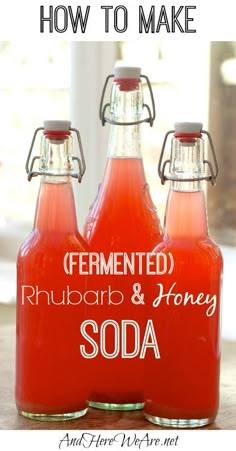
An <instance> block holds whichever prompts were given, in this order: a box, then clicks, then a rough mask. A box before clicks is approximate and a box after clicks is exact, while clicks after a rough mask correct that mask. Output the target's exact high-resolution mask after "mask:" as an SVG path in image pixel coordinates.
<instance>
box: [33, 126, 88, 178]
mask: <svg viewBox="0 0 236 451" xmlns="http://www.w3.org/2000/svg"><path fill="white" fill-rule="evenodd" d="M42 130H45V129H44V127H38V128H36V130H35V132H34V135H33V138H32V142H31V145H30V149H29V152H28V156H27V160H26V164H25V170H26V173H27V174H28V180H29V181H30V180H31V179H32V177H36V176H37V175H52V173H51V172H48V171H44V170H41V171H40V170H34V166H35V162H36V160H40V159H41V157H40V156H39V155H37V156H34V157H33V158H32V159H31V156H32V152H33V148H34V144H35V140H36V137H37V134H38V132H40V131H42ZM68 131H69V132H74V133H75V134H76V138H77V141H78V145H79V152H80V156H79V157H74V156H72V157H71V160H72V161H76V163H77V165H78V171H73V170H68V171H65V172H64V173H62V172H60V173H55V174H53V176H66V175H69V176H71V177H73V178H77V179H78V182H79V183H80V182H81V180H82V177H83V175H84V173H85V170H86V163H85V158H84V152H83V146H82V141H81V137H80V133H79V131H78V130H77V129H76V128H72V127H70V128H69V129H68Z"/></svg>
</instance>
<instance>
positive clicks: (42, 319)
mask: <svg viewBox="0 0 236 451" xmlns="http://www.w3.org/2000/svg"><path fill="white" fill-rule="evenodd" d="M36 211H37V212H36V216H35V224H34V229H33V231H32V232H31V234H30V235H29V237H28V238H27V239H26V240H25V241H24V243H23V244H22V246H21V247H20V250H19V253H18V258H17V341H16V404H17V407H18V409H19V410H20V411H25V412H28V413H37V414H45V415H47V414H48V415H52V414H62V413H71V412H76V411H81V410H83V409H85V407H86V399H87V386H86V373H85V368H84V360H83V359H82V358H81V356H80V352H79V339H80V336H79V327H80V323H81V322H82V321H83V320H84V318H85V310H84V306H83V305H78V306H74V305H55V304H53V303H52V301H51V298H50V305H48V295H47V294H46V293H50V292H51V290H52V292H53V296H54V298H53V300H54V302H55V303H57V304H59V303H60V302H62V299H63V294H62V293H63V290H65V287H66V286H67V285H69V286H70V287H71V288H72V289H77V290H81V291H82V292H83V291H84V290H85V289H86V285H85V280H84V278H83V277H81V276H79V275H77V277H72V276H70V275H66V274H65V272H64V269H63V257H64V254H65V253H66V252H69V251H74V252H79V251H84V250H87V245H86V244H85V242H84V240H83V238H82V237H81V236H80V235H79V233H78V231H77V225H76V217H75V210H74V198H73V193H72V188H71V185H70V184H67V183H64V184H53V183H48V184H47V183H42V184H41V188H40V194H39V197H38V204H37V210H36ZM24 286H27V288H25V289H24V290H25V291H24V292H25V296H23V291H22V287H24ZM36 287H38V290H41V291H45V293H41V294H40V295H39V296H38V300H37V297H36V295H34V296H33V295H32V293H33V291H34V290H35V291H36ZM27 295H32V296H31V297H30V300H28V299H27V297H26V296H27ZM37 301H38V305H37Z"/></svg>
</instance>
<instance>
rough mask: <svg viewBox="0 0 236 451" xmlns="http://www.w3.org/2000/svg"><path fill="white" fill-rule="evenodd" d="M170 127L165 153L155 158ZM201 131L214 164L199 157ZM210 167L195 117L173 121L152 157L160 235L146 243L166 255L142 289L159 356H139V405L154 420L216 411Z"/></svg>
mask: <svg viewBox="0 0 236 451" xmlns="http://www.w3.org/2000/svg"><path fill="white" fill-rule="evenodd" d="M170 133H174V137H173V139H172V146H171V157H170V160H167V161H165V163H164V164H163V165H162V158H163V153H164V148H165V143H166V140H167V137H168V135H169V134H170ZM203 133H205V134H207V136H208V137H209V140H210V144H211V148H212V153H213V161H214V163H215V168H214V167H213V165H212V163H211V162H210V161H208V160H206V159H205V155H204V140H203V138H202V134H203ZM168 165H169V173H168V171H167V167H168ZM217 173H218V168H217V162H216V158H215V153H214V148H213V143H212V140H211V137H210V135H209V133H208V132H205V131H203V130H202V124H199V123H177V124H175V130H174V131H171V132H169V133H167V135H166V138H165V141H164V145H163V150H162V154H161V159H160V163H159V175H160V177H161V179H162V181H163V182H164V181H165V180H166V179H169V180H170V190H169V195H168V200H167V206H166V215H165V224H164V237H163V241H162V242H161V243H159V244H158V245H157V246H156V247H155V249H154V253H162V254H163V255H165V256H168V261H169V265H168V268H166V272H165V274H163V275H162V276H154V277H153V278H152V280H151V279H150V293H149V302H150V305H149V312H152V313H150V314H152V317H153V319H154V321H155V325H156V329H157V331H158V332H157V340H158V346H159V351H160V358H158V359H155V358H153V357H152V356H151V355H149V356H148V359H147V361H146V365H147V373H148V378H147V379H146V386H145V406H144V412H145V417H146V418H147V419H148V420H149V421H151V422H153V423H155V424H158V425H161V426H167V427H177V428H178V427H179V428H181V427H187V428H191V427H199V426H204V425H206V424H209V423H211V422H213V421H214V419H215V417H216V415H217V411H218V404H219V375H220V304H221V301H220V298H221V280H222V257H221V253H220V250H219V248H218V247H217V245H216V244H215V243H214V242H213V241H212V240H211V239H210V237H209V233H208V225H207V214H206V205H205V194H204V190H203V180H208V181H211V183H212V184H214V183H215V179H216V176H217Z"/></svg>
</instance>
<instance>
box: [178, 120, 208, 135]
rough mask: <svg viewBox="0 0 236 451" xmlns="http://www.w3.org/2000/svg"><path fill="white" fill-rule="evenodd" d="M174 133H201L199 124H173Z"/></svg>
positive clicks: (200, 124)
mask: <svg viewBox="0 0 236 451" xmlns="http://www.w3.org/2000/svg"><path fill="white" fill-rule="evenodd" d="M174 126H175V133H201V131H202V123H201V122H175V124H174Z"/></svg>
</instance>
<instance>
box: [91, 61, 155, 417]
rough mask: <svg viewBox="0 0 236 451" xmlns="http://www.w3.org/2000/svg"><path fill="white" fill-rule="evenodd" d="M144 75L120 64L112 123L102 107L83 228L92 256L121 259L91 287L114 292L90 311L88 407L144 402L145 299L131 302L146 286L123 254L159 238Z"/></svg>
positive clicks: (119, 406) (143, 250)
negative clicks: (100, 165) (104, 127)
mask: <svg viewBox="0 0 236 451" xmlns="http://www.w3.org/2000/svg"><path fill="white" fill-rule="evenodd" d="M140 74H141V69H140V68H138V67H119V66H116V67H115V71H114V80H113V82H112V90H111V103H110V112H111V119H107V118H104V112H105V109H106V107H107V105H106V106H105V109H104V110H103V111H102V108H100V117H101V119H102V121H103V123H104V122H106V121H108V122H110V123H111V129H110V136H109V145H108V156H107V162H106V167H105V173H104V176H103V179H102V182H101V185H100V189H99V192H98V195H97V198H96V199H95V201H94V203H93V205H92V207H91V208H90V210H89V213H88V217H87V219H86V223H85V227H84V237H85V239H86V240H87V241H88V243H89V247H90V249H91V252H96V253H100V255H101V254H102V255H103V256H104V257H105V259H109V256H114V255H118V258H119V259H120V265H119V274H102V275H101V274H100V275H94V276H93V275H90V276H89V279H88V283H89V287H90V289H93V290H100V291H101V292H103V291H104V292H106V293H107V292H108V290H110V291H111V294H110V298H109V300H107V298H105V299H104V301H103V303H102V305H98V304H96V305H91V306H89V308H88V315H89V317H90V318H93V319H94V321H95V322H96V328H97V329H96V330H95V329H94V330H93V331H91V335H90V338H92V340H94V342H95V343H96V347H97V349H99V351H98V353H97V355H96V358H91V359H89V365H90V370H89V375H91V380H90V387H91V390H90V395H89V405H90V406H92V407H96V408H101V409H110V410H135V409H141V408H142V407H143V401H144V398H143V383H144V382H143V359H142V358H140V348H141V344H142V339H143V335H144V328H145V321H144V316H145V305H144V303H143V302H142V300H140V302H139V301H138V300H137V302H136V301H135V300H134V302H133V301H132V296H133V294H134V292H135V287H136V286H137V285H136V284H140V288H142V289H143V288H144V286H143V281H142V277H143V276H142V274H138V272H137V271H136V269H135V270H134V273H132V274H131V273H130V271H129V270H128V271H127V274H126V270H125V269H124V266H123V256H124V255H125V254H126V255H128V256H131V254H132V253H133V254H134V253H142V254H145V253H146V252H148V251H151V249H152V248H153V246H154V244H155V243H157V242H159V241H160V240H161V236H162V235H161V229H160V224H159V219H158V216H157V214H156V209H155V207H154V205H153V203H152V200H151V196H150V193H149V187H148V184H147V182H146V178H145V173H144V166H143V159H142V152H141V134H140V123H141V122H143V121H146V122H150V124H151V125H152V118H151V117H150V118H149V119H144V120H143V119H142V114H143V110H144V104H143V94H142V83H141V78H140V77H142V76H141V75H140ZM148 82H149V81H148ZM105 86H106V85H105ZM101 105H102V102H101ZM149 112H150V110H149ZM136 265H137V261H136ZM94 332H96V333H94ZM90 341H91V340H90ZM88 346H89V345H88V343H86V342H85V347H87V349H89V347H88ZM101 347H102V349H101Z"/></svg>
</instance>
